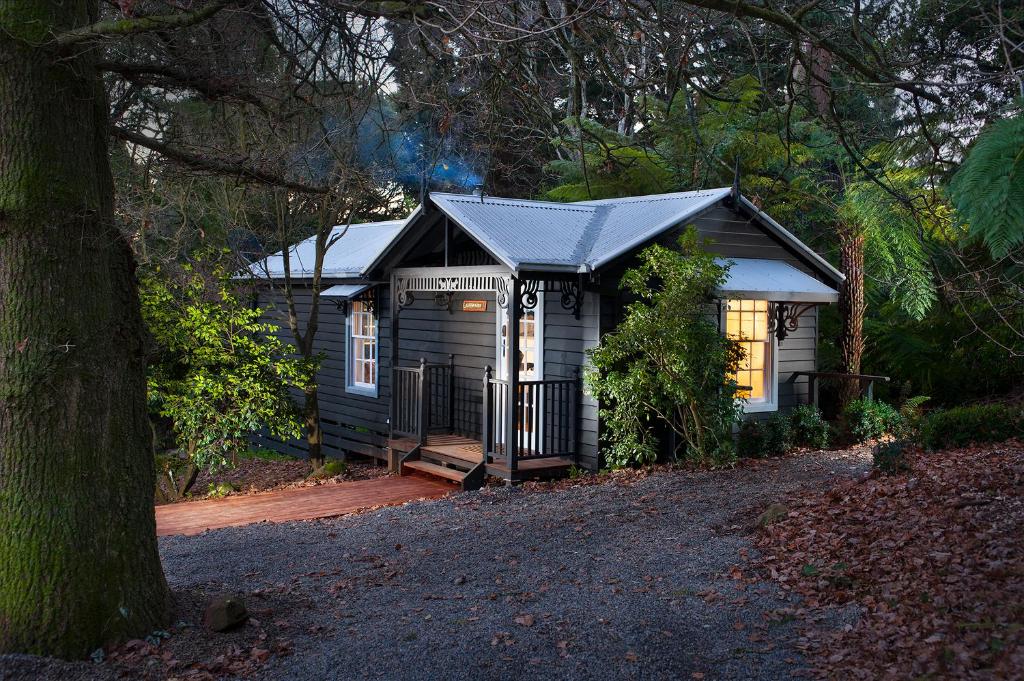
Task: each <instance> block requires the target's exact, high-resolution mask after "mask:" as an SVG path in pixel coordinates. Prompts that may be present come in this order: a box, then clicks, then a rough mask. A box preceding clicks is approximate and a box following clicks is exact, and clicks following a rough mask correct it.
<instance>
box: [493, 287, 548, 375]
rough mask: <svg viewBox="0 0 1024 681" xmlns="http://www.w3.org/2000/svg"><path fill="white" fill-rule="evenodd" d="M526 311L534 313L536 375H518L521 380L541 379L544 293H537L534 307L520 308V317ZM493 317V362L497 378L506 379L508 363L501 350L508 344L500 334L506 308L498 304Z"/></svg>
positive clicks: (542, 373) (542, 369) (506, 312)
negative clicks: (496, 311) (528, 376)
mask: <svg viewBox="0 0 1024 681" xmlns="http://www.w3.org/2000/svg"><path fill="white" fill-rule="evenodd" d="M509 304H510V305H511V304H512V303H511V301H509ZM526 312H533V313H534V314H535V317H534V324H535V326H534V334H535V335H536V337H537V362H536V364H535V367H534V373H535V374H536V376H533V377H530V378H527V377H524V376H522V375H520V376H519V379H520V380H522V381H543V380H544V294H543V293H538V294H537V305H536V307H534V308H533V309H532V310H521V311H520V318H521V317H522V314H523V313H526ZM494 318H495V325H494V326H495V332H494V337H495V343H494V363H495V366H496V367H497V368H498V372H497V374H498V378H499V379H502V380H507V379H508V376H507V375H506V369H505V367H506V366H507V365H508V363H507V362H505V361H504V357H503V356H502V355H503V354H504V352H503V351H504V350H506V349H507V348H508V344H507V343H505V338H504V336H502V335H501V327H502V325H503V324H505V322H506V320H508V308H505V307H501V306H499V307H498V314H496V315H494ZM520 347H522V343H521V342H520Z"/></svg>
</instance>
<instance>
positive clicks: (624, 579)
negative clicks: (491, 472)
mask: <svg viewBox="0 0 1024 681" xmlns="http://www.w3.org/2000/svg"><path fill="white" fill-rule="evenodd" d="M869 464H870V455H868V454H867V453H866V452H864V451H863V450H862V451H852V452H824V453H821V452H816V453H810V454H802V455H796V456H790V457H787V458H784V459H776V460H770V461H764V462H758V463H756V464H749V463H748V464H746V465H744V466H741V467H740V468H738V469H736V470H731V471H717V472H699V473H689V472H679V471H667V470H666V471H661V472H657V473H654V474H652V475H650V476H647V477H637V476H633V477H630V476H628V475H627V476H622V478H621V479H619V478H617V479H615V480H612V481H605V482H602V483H600V484H589V485H588V484H581V485H578V486H572V487H568V488H565V489H557V490H550V489H545V488H544V487H539V488H532V487H526V488H490V489H484V490H481V491H479V492H471V493H466V494H458V495H455V496H453V497H449V498H446V499H441V500H437V501H426V502H417V503H412V504H409V505H407V506H402V507H394V508H386V509H382V510H379V511H374V512H370V513H365V514H362V515H354V516H347V517H341V518H335V519H331V520H318V521H306V522H295V523H286V524H278V525H271V524H260V525H250V526H248V527H238V528H227V529H222V530H214V531H209V532H206V533H204V534H201V535H198V536H191V537H177V536H175V537H164V538H161V539H160V549H161V553H162V556H163V562H164V571H165V573H166V575H167V578H168V581H169V583H170V585H171V588H172V589H173V590H174V591H175V593H176V594H178V596H179V601H180V603H181V605H180V607H179V610H180V615H179V616H180V617H181V618H182V620H183V622H181V623H179V624H178V625H176V626H175V627H174V628H173V629H172V636H171V638H170V639H168V640H167V641H166V642H165V643H163V644H160V646H158V647H150V648H149V649H148V652H144V653H139V654H141V655H142V657H141V658H139V657H135V658H134V659H135V660H137V661H134V662H133V661H131V660H132V659H133V658H132V655H136V653H135V652H129V653H128V658H127V662H126V659H125V658H122V659H121V660H120V662H118V661H117V660H116V659H115V662H114V664H115V666H116V669H115V668H112V667H111V666H110V665H108V664H99V665H96V664H90V663H74V664H68V663H60V662H57V661H54V660H44V659H41V658H28V657H25V656H7V657H6V658H5V657H3V656H0V681H7V680H8V679H18V680H19V681H20V679H29V678H31V679H42V678H46V679H71V678H74V679H82V680H84V679H103V680H104V681H107V680H112V679H114V678H126V677H127V678H136V677H142V676H144V677H145V678H146V679H163V678H167V677H172V678H184V679H216V678H222V677H230V676H231V675H232V673H239V674H241V675H242V676H245V677H246V678H248V677H250V676H253V677H254V678H260V679H275V680H276V679H296V680H300V681H319V680H321V679H346V680H348V679H363V678H369V679H378V678H379V679H527V678H529V679H534V678H565V679H604V678H607V679H618V678H638V679H640V678H643V679H679V678H682V679H765V680H768V679H771V680H777V679H789V678H795V677H797V676H799V673H800V670H801V668H802V667H804V663H803V659H802V657H801V656H800V654H799V651H798V649H797V647H796V644H797V643H798V640H797V636H798V634H797V633H796V631H795V630H796V627H797V623H798V621H799V620H798V619H797V620H795V619H794V617H793V614H794V613H793V611H794V610H797V609H798V608H799V604H798V603H795V602H792V601H789V600H787V598H790V597H789V596H787V595H784V594H783V593H781V592H779V591H778V590H777V589H775V588H773V587H772V586H771V585H770V584H768V583H765V582H758V581H756V580H753V579H748V577H749V576H750V570H749V569H748V568H747V566H746V560H747V559H748V558H750V557H754V550H753V548H752V547H751V543H750V541H749V539H748V537H749V535H750V534H751V532H752V526H753V524H754V521H755V519H756V517H757V515H758V514H759V513H760V512H761V511H762V510H763V509H764V508H765V507H766V506H767V505H768V504H770V503H772V502H777V501H781V502H783V503H785V502H786V501H787V499H792V498H793V497H794V495H798V494H799V493H800V491H801V490H804V489H820V488H821V487H823V486H826V485H829V484H831V483H832V482H834V481H836V480H837V479H838V478H841V477H846V476H852V475H859V474H861V473H863V472H864V471H865V470H866V469H867V468H868V466H869ZM227 592H233V593H239V594H241V595H242V596H243V597H244V599H245V601H246V604H247V605H248V607H249V609H250V611H251V613H252V615H253V617H254V620H251V621H250V622H249V624H247V625H246V626H245V627H243V628H242V629H240V630H238V631H236V632H233V633H228V634H208V633H206V632H205V631H204V630H203V629H202V628H201V627H198V626H195V623H196V622H197V620H198V614H199V613H200V612H201V609H202V607H203V605H204V603H206V602H207V601H208V600H209V599H210V597H211V596H212V595H215V594H220V593H227ZM796 614H799V613H798V612H797V613H796ZM843 617H848V615H844V614H843V613H839V612H837V613H835V618H834V621H832V622H826V623H825V624H827V625H828V624H831V625H838V624H842V623H843V622H842V618H843ZM140 645H142V646H143V647H145V645H146V644H140ZM135 650H138V648H136V649H135ZM168 660H173V661H168ZM197 662H198V664H196V663H197Z"/></svg>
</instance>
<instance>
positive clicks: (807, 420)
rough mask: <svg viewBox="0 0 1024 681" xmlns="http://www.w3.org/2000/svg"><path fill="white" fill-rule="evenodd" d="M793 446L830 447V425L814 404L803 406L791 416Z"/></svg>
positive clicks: (791, 413)
mask: <svg viewBox="0 0 1024 681" xmlns="http://www.w3.org/2000/svg"><path fill="white" fill-rule="evenodd" d="M789 425H790V428H791V430H792V433H793V444H794V445H796V446H797V447H813V448H814V449H824V448H825V447H828V441H829V435H830V432H829V425H828V422H827V421H825V417H824V416H823V415H822V413H821V410H820V409H818V408H817V407H816V406H815V405H813V404H801V405H800V406H799V407H797V408H796V409H794V410H793V411H792V412H790V414H789Z"/></svg>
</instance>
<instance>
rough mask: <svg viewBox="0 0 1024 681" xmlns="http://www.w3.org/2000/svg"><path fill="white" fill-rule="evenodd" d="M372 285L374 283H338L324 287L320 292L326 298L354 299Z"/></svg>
mask: <svg viewBox="0 0 1024 681" xmlns="http://www.w3.org/2000/svg"><path fill="white" fill-rule="evenodd" d="M371 286H373V284H337V285H335V286H331V287H329V288H326V289H324V290H323V291H321V292H320V295H321V296H323V297H324V298H340V299H342V300H352V299H353V298H357V297H359V295H360V294H362V293H363V292H364V291H366V290H367V289H368V288H370V287H371Z"/></svg>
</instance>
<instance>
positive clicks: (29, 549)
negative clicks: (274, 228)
mask: <svg viewBox="0 0 1024 681" xmlns="http://www.w3.org/2000/svg"><path fill="white" fill-rule="evenodd" d="M98 14H99V7H98V3H97V2H96V1H95V0H8V1H6V2H4V3H3V4H2V5H0V63H2V64H3V68H0V652H15V651H16V652H32V653H41V654H51V655H61V656H69V657H75V656H82V655H84V654H85V653H87V652H88V651H89V650H91V649H93V648H95V647H96V646H97V645H99V644H100V643H102V642H104V641H107V640H115V639H118V638H121V637H126V636H137V635H139V634H140V633H142V632H145V631H148V630H151V629H153V628H155V627H157V626H159V625H162V624H164V623H165V622H166V620H167V618H168V617H169V614H170V594H169V591H168V589H167V584H166V582H165V580H164V576H163V573H162V571H161V568H160V559H159V556H158V554H157V545H156V529H155V517H154V511H153V489H154V479H155V478H154V475H155V474H154V467H153V452H152V435H151V433H150V427H149V423H148V419H147V414H146V402H145V391H146V385H145V348H144V340H143V339H144V333H143V324H142V318H141V315H140V312H139V301H138V296H137V293H136V282H135V266H134V262H133V259H132V254H131V249H130V248H129V246H128V244H127V243H126V241H125V239H124V237H123V236H122V235H121V232H120V230H119V229H118V227H117V225H116V223H115V221H114V213H113V193H114V188H113V182H112V180H111V174H110V167H109V162H108V157H107V140H108V135H109V131H108V119H107V116H108V110H107V100H106V95H105V92H104V89H103V84H102V81H101V80H100V76H99V72H98V71H97V69H96V65H95V61H96V53H95V52H94V51H91V50H78V49H75V45H76V40H75V39H74V36H75V35H79V34H81V33H82V32H83V31H86V32H87V31H89V30H90V29H89V28H88V27H89V26H91V25H94V23H93V22H95V21H96V20H97V17H98Z"/></svg>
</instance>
